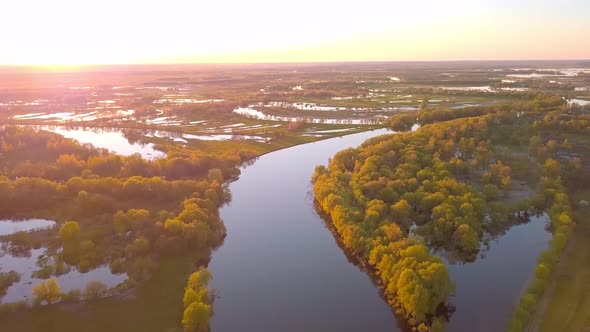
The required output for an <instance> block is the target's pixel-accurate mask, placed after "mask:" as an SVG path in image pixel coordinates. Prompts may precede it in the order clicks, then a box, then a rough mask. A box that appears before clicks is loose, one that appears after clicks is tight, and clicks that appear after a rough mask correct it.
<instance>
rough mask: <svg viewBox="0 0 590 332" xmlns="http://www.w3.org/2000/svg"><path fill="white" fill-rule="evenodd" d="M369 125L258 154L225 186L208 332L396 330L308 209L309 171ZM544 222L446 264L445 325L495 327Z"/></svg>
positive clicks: (525, 273)
mask: <svg viewBox="0 0 590 332" xmlns="http://www.w3.org/2000/svg"><path fill="white" fill-rule="evenodd" d="M385 133H387V131H386V130H376V131H371V132H364V133H360V134H353V135H348V136H344V137H339V138H333V139H328V140H324V141H320V142H315V143H310V144H305V145H300V146H295V147H292V148H289V149H284V150H280V151H276V152H273V153H270V154H267V155H265V156H262V157H261V158H260V159H259V160H258V161H256V163H255V164H254V165H253V166H249V167H247V168H245V169H243V170H242V174H241V175H240V178H239V180H238V181H235V182H233V183H232V184H231V185H230V190H231V193H232V196H233V199H232V202H231V204H230V205H228V206H225V207H224V208H222V210H221V218H222V219H223V220H224V223H225V225H226V227H227V237H226V239H225V241H224V243H223V245H222V246H221V247H220V248H219V249H217V250H216V251H215V252H214V254H213V256H212V259H211V262H210V264H209V270H210V271H211V273H212V274H213V280H212V281H211V283H210V287H211V288H212V289H214V291H215V294H216V300H215V303H214V315H213V317H212V320H211V330H212V331H213V332H233V331H240V332H241V331H281V332H291V331H293V332H295V331H306V332H314V331H318V332H319V331H322V332H327V331H338V332H345V331H371V332H379V331H387V332H391V331H400V328H399V327H398V323H397V321H396V318H395V316H394V315H393V313H392V311H391V309H390V308H389V306H388V305H387V303H386V302H385V301H384V300H383V299H382V298H381V296H380V294H379V290H378V289H377V287H376V286H375V285H374V284H373V283H372V281H371V279H370V278H369V276H367V275H366V274H365V273H364V272H363V271H361V270H360V269H359V268H358V267H356V266H355V265H354V264H352V263H351V262H349V260H348V259H347V258H346V256H345V254H344V252H343V251H342V250H341V249H340V247H339V246H338V244H337V243H336V241H335V239H334V237H333V235H332V233H331V232H330V231H329V230H328V229H327V228H326V227H325V225H324V222H323V221H322V219H321V218H320V216H319V215H318V214H317V212H316V211H315V209H314V206H313V197H312V195H311V194H310V192H311V183H310V179H311V174H312V173H313V170H314V167H315V166H316V165H319V164H326V163H327V162H328V159H329V158H330V157H331V156H333V155H334V154H335V153H336V152H338V151H340V150H343V149H345V148H348V147H354V146H358V145H359V144H361V143H362V142H363V141H365V140H366V139H368V138H370V137H374V136H378V135H381V134H385ZM546 222H547V221H546V218H533V220H532V222H529V223H527V224H525V225H520V226H516V227H513V228H512V229H511V230H510V231H509V232H508V233H507V234H505V235H504V236H503V237H501V238H499V239H497V240H495V241H494V242H493V243H492V244H491V246H490V250H489V251H487V253H486V254H487V256H486V258H484V259H478V260H477V261H476V262H474V263H470V264H463V265H452V266H450V267H449V269H450V271H451V275H452V278H453V280H454V281H455V283H456V284H457V291H456V295H455V297H454V298H452V299H451V302H452V304H453V305H455V306H456V308H457V311H456V312H455V314H454V315H453V316H452V317H451V322H450V324H449V325H448V328H447V331H474V330H477V331H499V330H503V329H504V327H505V324H506V319H507V315H508V313H509V312H510V307H511V305H512V304H514V303H515V302H516V301H517V299H518V296H519V292H520V291H521V289H523V288H524V287H525V285H526V283H527V280H528V278H529V277H530V275H531V273H532V271H533V267H534V264H535V258H536V257H537V255H538V253H539V252H540V251H541V250H543V249H544V248H545V247H546V244H547V241H548V239H549V237H550V236H549V233H547V232H545V231H544V227H545V224H546Z"/></svg>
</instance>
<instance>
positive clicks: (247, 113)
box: [233, 107, 382, 125]
mask: <svg viewBox="0 0 590 332" xmlns="http://www.w3.org/2000/svg"><path fill="white" fill-rule="evenodd" d="M233 112H234V113H236V114H239V115H242V116H244V117H247V118H252V119H258V120H266V121H282V122H295V121H305V122H307V123H324V124H351V125H372V124H378V123H380V122H381V121H382V119H380V118H374V117H373V118H367V119H359V118H355V119H348V118H342V119H324V118H312V117H290V116H280V115H272V114H266V113H263V112H261V111H258V110H256V109H254V108H252V107H238V108H236V109H234V110H233Z"/></svg>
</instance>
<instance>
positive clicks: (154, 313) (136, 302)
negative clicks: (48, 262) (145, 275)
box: [0, 255, 205, 332]
mask: <svg viewBox="0 0 590 332" xmlns="http://www.w3.org/2000/svg"><path fill="white" fill-rule="evenodd" d="M204 260H205V258H204V257H195V256H194V255H193V256H191V257H187V256H185V257H177V258H173V259H170V260H166V261H164V262H163V263H162V265H161V266H160V268H159V270H158V271H157V273H156V274H155V275H154V276H153V278H152V279H150V280H149V281H148V282H146V283H144V284H142V285H141V286H140V287H139V288H138V289H137V292H136V294H135V297H134V298H129V299H123V300H121V299H105V300H102V301H100V302H97V303H95V304H88V305H81V304H72V305H59V304H58V305H54V306H51V307H42V308H37V309H33V310H30V311H22V312H17V313H10V314H5V315H0V326H2V331H15V332H16V331H18V332H29V331H44V332H61V331H85V332H104V331H111V332H114V331H121V332H126V331H143V332H149V331H154V332H163V331H166V332H175V331H182V328H181V326H180V320H181V317H182V310H183V307H182V297H183V293H184V286H185V285H186V280H187V278H188V276H189V274H190V273H191V272H193V271H195V270H196V262H199V261H204Z"/></svg>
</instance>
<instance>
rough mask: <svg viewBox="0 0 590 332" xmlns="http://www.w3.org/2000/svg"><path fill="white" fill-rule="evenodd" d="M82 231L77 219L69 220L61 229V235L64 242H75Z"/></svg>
mask: <svg viewBox="0 0 590 332" xmlns="http://www.w3.org/2000/svg"><path fill="white" fill-rule="evenodd" d="M79 233H80V226H78V223H77V222H75V221H68V222H67V223H65V224H63V226H61V228H60V229H59V237H60V238H61V240H62V241H63V242H73V241H75V240H77V238H78V234H79Z"/></svg>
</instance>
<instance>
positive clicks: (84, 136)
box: [33, 126, 166, 160]
mask: <svg viewBox="0 0 590 332" xmlns="http://www.w3.org/2000/svg"><path fill="white" fill-rule="evenodd" d="M33 127H34V128H36V129H40V130H47V131H50V132H53V133H56V134H60V135H62V136H63V137H66V138H71V139H74V140H76V141H78V142H79V143H82V144H92V145H93V146H94V147H97V148H103V149H108V150H109V151H111V152H113V153H116V154H118V155H121V156H130V155H132V154H136V153H139V154H140V155H141V156H142V157H143V158H144V159H149V160H154V159H159V158H163V157H164V156H165V155H166V153H164V152H162V151H159V150H156V148H155V145H154V144H153V143H147V144H141V143H138V142H133V143H132V142H130V141H129V139H127V138H126V137H125V134H124V132H123V131H122V130H120V129H117V128H110V129H105V128H68V127H63V126H33Z"/></svg>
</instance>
